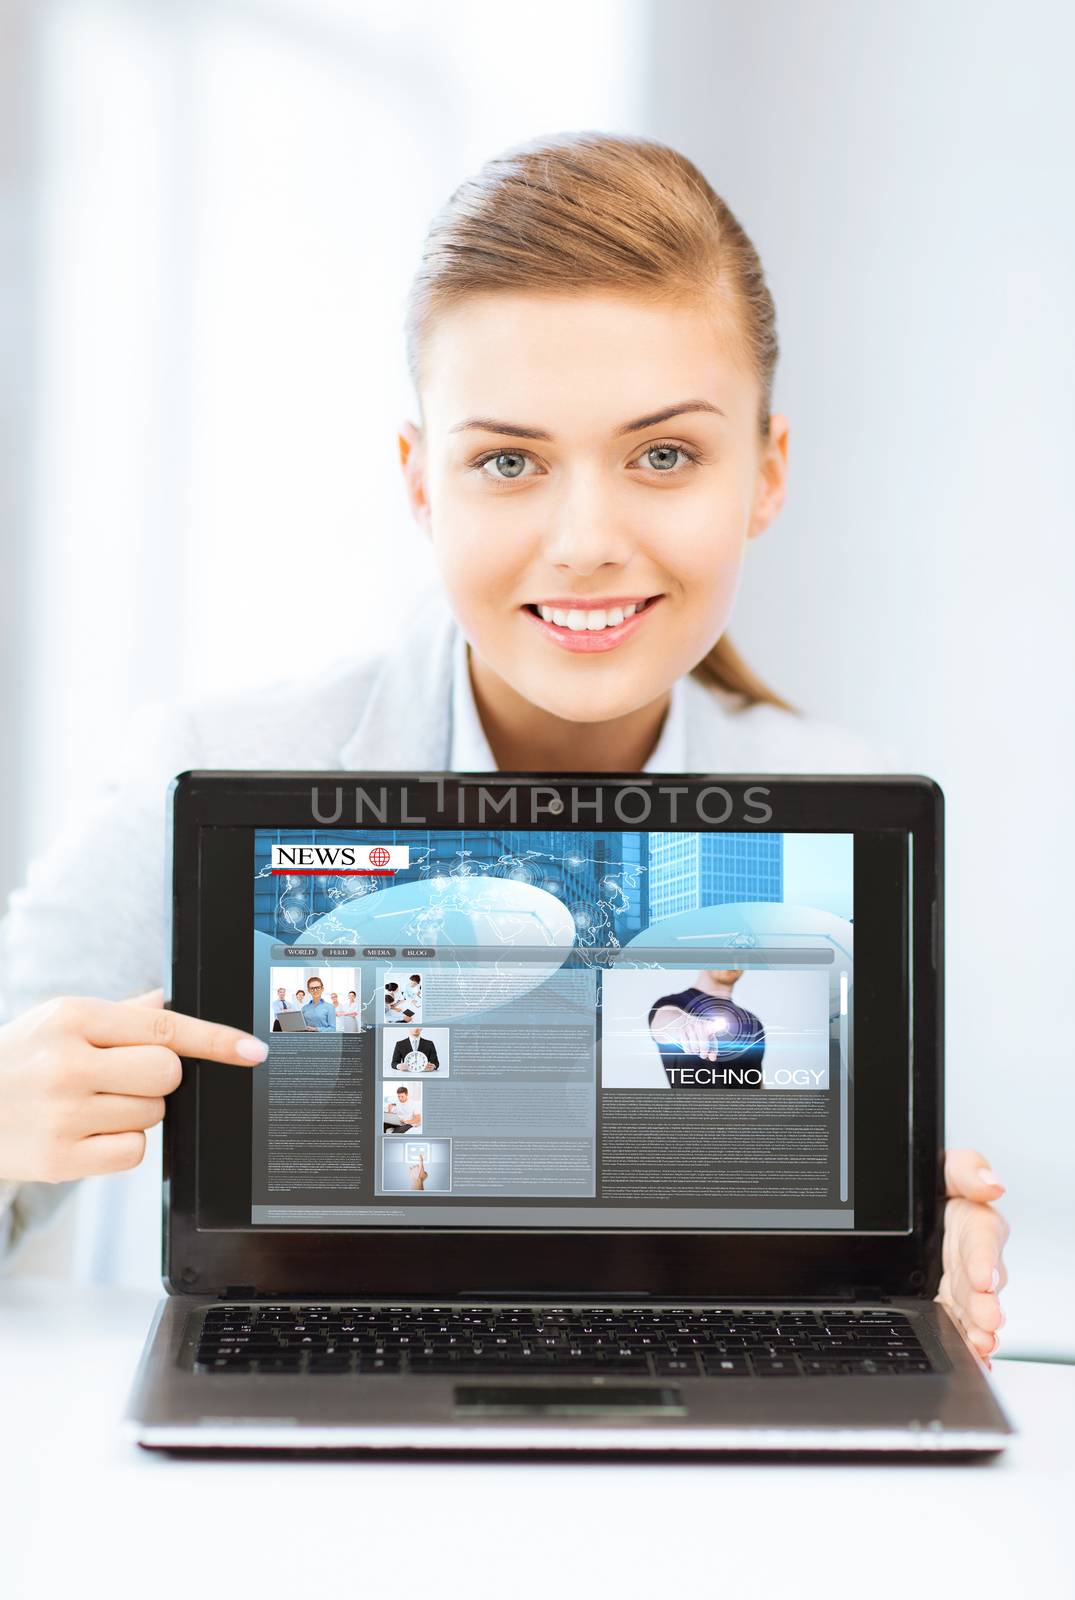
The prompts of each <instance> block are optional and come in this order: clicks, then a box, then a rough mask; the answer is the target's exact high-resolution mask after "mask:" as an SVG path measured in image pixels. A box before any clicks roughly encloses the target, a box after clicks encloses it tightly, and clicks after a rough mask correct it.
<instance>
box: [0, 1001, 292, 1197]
mask: <svg viewBox="0 0 1075 1600" xmlns="http://www.w3.org/2000/svg"><path fill="white" fill-rule="evenodd" d="M267 1054H268V1051H267V1049H266V1046H265V1045H264V1044H263V1043H262V1041H261V1040H260V1039H255V1038H253V1037H252V1036H251V1035H250V1034H246V1033H241V1032H240V1031H239V1030H238V1029H237V1028H227V1027H224V1026H223V1025H222V1024H219V1023H216V1022H202V1021H200V1020H199V1019H198V1018H196V1017H187V1016H183V1015H182V1014H181V1013H180V1012H176V1011H165V1010H163V1009H162V1005H161V992H160V990H159V989H158V990H154V991H153V992H152V993H151V994H148V995H142V996H140V997H139V998H138V999H137V1000H123V1001H113V1000H87V999H61V1000H47V1001H46V1002H45V1003H44V1005H40V1006H35V1007H34V1008H33V1010H31V1011H26V1012H24V1013H23V1015H22V1016H21V1017H17V1018H16V1019H15V1021H13V1022H9V1023H8V1024H7V1025H6V1026H5V1027H2V1028H0V1178H7V1179H14V1180H15V1181H16V1182H43V1183H62V1182H65V1181H66V1180H68V1179H71V1178H87V1177H90V1176H92V1175H94V1174H96V1173H102V1172H122V1171H126V1170H127V1169H128V1168H129V1167H136V1166H137V1165H138V1163H139V1162H140V1161H141V1159H142V1157H143V1155H144V1154H145V1149H146V1135H145V1130H146V1129H147V1128H152V1127H154V1126H155V1125H156V1123H158V1122H160V1121H161V1119H162V1118H163V1116H164V1097H165V1095H169V1094H171V1093H172V1091H173V1090H175V1089H177V1088H178V1087H179V1083H180V1079H181V1078H182V1076H183V1068H182V1064H181V1062H180V1057H181V1056H188V1057H192V1058H195V1059H198V1060H207V1061H224V1062H230V1063H231V1064H232V1065H234V1066H254V1065H256V1063H257V1062H259V1061H264V1059H265V1057H266V1055H267Z"/></svg>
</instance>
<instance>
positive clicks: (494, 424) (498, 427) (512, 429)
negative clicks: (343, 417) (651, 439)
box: [448, 400, 724, 439]
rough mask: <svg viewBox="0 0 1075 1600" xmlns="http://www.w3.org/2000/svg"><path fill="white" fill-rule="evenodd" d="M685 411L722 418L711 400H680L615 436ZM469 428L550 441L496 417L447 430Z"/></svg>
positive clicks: (470, 419)
mask: <svg viewBox="0 0 1075 1600" xmlns="http://www.w3.org/2000/svg"><path fill="white" fill-rule="evenodd" d="M687 411H711V412H713V413H714V414H715V415H716V416H718V417H723V416H724V412H723V411H722V410H721V409H720V407H719V406H715V405H714V404H713V403H712V401H711V400H681V401H679V403H678V404H677V405H674V406H664V407H662V409H661V410H660V411H652V412H650V414H649V416H647V417H638V418H636V420H635V421H634V422H625V423H624V424H623V426H622V427H621V428H617V429H616V433H617V435H619V434H623V433H638V432H640V430H641V429H642V428H653V427H656V425H657V423H658V422H667V421H668V419H669V418H670V417H679V416H682V415H683V413H684V412H687ZM469 428H478V429H480V430H481V431H482V432H483V433H507V434H511V436H512V437H513V438H515V439H551V438H552V434H551V433H547V432H546V431H545V429H544V428H524V427H523V426H522V425H521V424H520V423H518V422H501V421H499V420H498V419H497V418H496V417H468V418H467V419H466V421H465V422H457V423H456V424H455V426H454V427H452V428H449V429H448V432H449V433H463V432H464V431H465V430H467V429H469Z"/></svg>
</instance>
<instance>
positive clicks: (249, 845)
mask: <svg viewBox="0 0 1075 1600" xmlns="http://www.w3.org/2000/svg"><path fill="white" fill-rule="evenodd" d="M170 804H171V817H172V824H171V838H170V872H171V887H172V912H173V921H172V939H171V948H170V953H169V960H168V973H167V985H168V989H167V991H166V992H168V994H169V1003H170V1004H171V1005H173V1006H174V1007H175V1008H176V1009H178V1010H181V1011H184V1012H189V1013H192V1014H194V1015H196V1016H201V1017H207V1018H211V1019H214V1020H217V1021H221V1022H226V1023H229V1024H232V1025H235V1026H238V1027H241V1028H244V1029H247V1030H249V1031H252V1032H255V1033H259V1034H260V1035H261V1036H262V1037H263V1038H264V1039H265V1042H266V1044H267V1045H268V1050H269V1054H268V1058H267V1060H266V1062H265V1063H264V1064H263V1065H261V1066H260V1067H258V1068H256V1069H254V1070H252V1071H250V1070H244V1069H239V1068H231V1067H223V1066H220V1065H213V1064H211V1063H207V1062H203V1063H197V1062H191V1063H188V1064H187V1070H186V1071H185V1073H184V1079H183V1083H182V1086H181V1088H180V1089H179V1090H178V1091H177V1093H176V1094H175V1095H173V1096H172V1098H171V1100H170V1102H169V1113H168V1117H167V1118H166V1121H165V1166H164V1284H165V1289H166V1291H167V1293H166V1295H165V1297H164V1299H163V1301H162V1304H161V1306H160V1308H159V1311H158V1314H157V1316H156V1318H155V1320H154V1324H153V1327H152V1328H151V1330H150V1332H149V1335H148V1339H147V1343H146V1347H145V1351H144V1353H143V1357H142V1361H141V1364H140V1367H139V1370H138V1373H137V1375H136V1378H135V1381H134V1386H133V1391H132V1394H131V1398H130V1402H129V1408H128V1413H127V1425H128V1427H129V1430H130V1433H131V1436H132V1437H133V1438H134V1439H136V1440H137V1441H138V1442H139V1443H140V1444H141V1445H143V1446H146V1447H150V1448H153V1447H156V1448H163V1449H168V1448H177V1449H186V1450H192V1449H193V1450H198V1449H203V1450H207V1451H210V1450H215V1449H232V1450H234V1449H255V1450H257V1449H262V1450H264V1449H269V1450H281V1449H283V1450H287V1449H302V1450H304V1451H308V1450H325V1451H332V1450H346V1451H421V1450H430V1451H437V1452H443V1451H451V1452H467V1451H485V1452H487V1451H511V1452H517V1451H520V1450H527V1451H543V1452H572V1451H608V1452H620V1453H624V1452H632V1451H646V1452H653V1451H668V1452H680V1453H682V1452H690V1451H697V1452H712V1451H737V1452H741V1451H796V1452H800V1451H808V1452H819V1453H820V1452H832V1451H856V1452H857V1451H872V1452H878V1451H898V1452H936V1451H949V1452H974V1453H984V1452H995V1451H998V1450H1001V1449H1003V1447H1004V1445H1005V1443H1006V1441H1007V1439H1008V1438H1009V1436H1010V1434H1011V1432H1012V1429H1011V1425H1010V1423H1009V1422H1008V1420H1007V1418H1006V1417H1005V1415H1004V1413H1003V1412H1002V1410H1001V1408H1000V1406H999V1405H998V1403H997V1401H996V1399H995V1397H994V1394H993V1390H992V1386H991V1383H990V1380H989V1378H988V1376H987V1372H986V1369H985V1367H984V1365H983V1363H982V1362H981V1360H980V1359H979V1358H978V1356H977V1355H976V1354H975V1352H974V1351H973V1349H972V1348H971V1346H970V1345H969V1343H968V1342H967V1341H966V1340H965V1338H964V1337H963V1335H962V1334H961V1332H960V1331H959V1329H958V1327H957V1326H956V1324H955V1323H954V1321H953V1320H951V1319H950V1318H949V1316H948V1315H947V1313H946V1312H945V1311H944V1310H943V1309H942V1308H941V1307H939V1306H938V1305H937V1304H936V1303H935V1301H934V1299H933V1296H934V1294H935V1292H936V1289H937V1285H938V1282H939V1278H940V1272H941V1239H942V1229H943V1215H944V1211H943V1206H944V1198H943V1185H942V1167H943V1162H942V1151H943V1144H944V1140H943V1126H944V1122H943V1075H942V1051H943V1020H942V1019H943V1003H942V1001H943V994H942V976H943V870H942V812H943V799H942V795H941V791H940V790H939V788H938V787H937V785H936V784H935V783H933V782H932V781H931V780H930V779H928V778H924V777H918V776H910V777H895V778H893V777H887V776H886V777H840V778H833V777H782V776H781V777H777V776H766V775H732V776H729V775H713V776H702V777H700V776H698V775H690V774H689V775H682V776H675V775H653V776H643V777H639V776H637V775H626V774H625V775H616V774H613V775H602V776H598V777H595V776H593V775H586V774H577V775H559V776H556V777H551V778H550V777H544V776H535V775H533V774H529V775H527V774H512V773H497V774H470V775H468V774H463V775H459V774H447V773H440V774H438V773H432V774H414V773H411V774H407V773H366V774H359V775H355V774H340V773H241V772H188V773H184V774H183V775H182V776H181V777H180V778H177V779H176V781H175V783H174V785H173V790H172V795H171V802H170ZM315 975H316V977H318V978H320V979H321V981H322V983H323V985H324V992H325V994H326V995H331V994H333V993H335V994H337V995H338V996H339V997H340V998H341V999H342V998H343V997H345V996H349V995H350V994H351V992H352V991H353V992H354V995H355V996H356V999H355V1002H354V1011H355V1031H354V1032H348V1033H337V1032H331V1033H329V1032H305V1031H304V1032H302V1033H298V1034H291V1033H287V1032H284V1031H280V1032H276V1031H273V1030H272V1028H271V1021H270V1020H269V1019H270V1017H271V1010H270V999H271V996H272V995H273V994H275V993H276V991H277V989H278V988H281V987H283V988H284V989H286V990H287V991H288V992H294V991H295V990H296V989H299V988H303V989H306V990H307V991H308V990H309V985H310V980H311V978H312V977H314V976H315ZM386 995H387V996H390V997H392V998H393V999H396V1003H397V1004H398V999H397V998H396V997H399V996H407V997H410V1003H409V1004H408V1007H407V1009H410V1010H415V1009H416V1008H417V1007H418V1006H419V1005H420V1013H416V1014H417V1015H418V1017H419V1020H417V1021H416V1020H415V1016H414V1015H412V1016H411V1017H410V1018H408V1019H407V1020H406V1021H401V1020H399V1015H398V1013H397V1012H394V1011H392V1010H390V1009H388V1008H387V1007H386V999H385V997H386ZM419 997H420V999H419ZM349 1004H350V1002H349Z"/></svg>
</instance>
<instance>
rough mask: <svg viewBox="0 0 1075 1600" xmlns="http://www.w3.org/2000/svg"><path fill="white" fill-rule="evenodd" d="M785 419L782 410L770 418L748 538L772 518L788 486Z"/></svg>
mask: <svg viewBox="0 0 1075 1600" xmlns="http://www.w3.org/2000/svg"><path fill="white" fill-rule="evenodd" d="M788 431H789V430H788V419H787V417H785V416H784V415H783V414H782V413H781V412H774V413H773V415H772V416H771V417H770V418H769V438H768V441H767V443H766V444H765V447H764V449H763V452H762V458H761V463H760V465H759V467H758V478H757V484H756V486H755V490H754V506H753V509H752V511H751V513H750V524H749V526H748V528H747V538H748V539H756V538H757V537H758V535H759V533H764V532H765V530H766V528H767V527H768V526H769V524H770V523H771V522H772V521H773V520H774V519H775V517H776V515H777V513H778V512H779V510H780V508H781V506H782V505H783V504H784V498H785V496H786V494H787V489H788Z"/></svg>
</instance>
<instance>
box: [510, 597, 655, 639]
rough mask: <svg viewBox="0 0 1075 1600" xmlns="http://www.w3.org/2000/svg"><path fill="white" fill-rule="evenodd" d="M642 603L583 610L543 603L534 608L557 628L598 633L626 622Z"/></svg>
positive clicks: (543, 619)
mask: <svg viewBox="0 0 1075 1600" xmlns="http://www.w3.org/2000/svg"><path fill="white" fill-rule="evenodd" d="M644 603H645V602H641V603H633V604H631V605H627V606H609V607H608V609H607V610H603V611H596V610H595V611H583V610H582V609H581V608H579V609H575V608H574V607H572V608H571V609H570V610H564V609H562V608H561V607H559V606H544V605H538V606H537V607H536V608H535V609H536V610H537V611H538V612H539V613H540V615H541V619H542V621H543V622H552V623H554V624H555V625H556V627H558V628H570V629H571V630H572V632H573V633H583V632H588V633H600V632H601V631H602V629H604V628H615V627H618V626H619V624H620V623H621V622H626V620H627V618H628V617H633V616H634V614H635V612H636V611H641V610H642V606H643V604H644Z"/></svg>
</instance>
